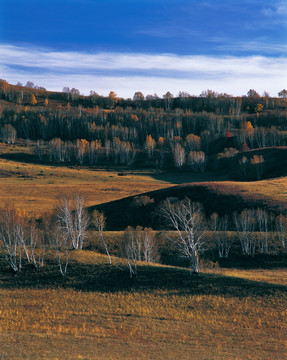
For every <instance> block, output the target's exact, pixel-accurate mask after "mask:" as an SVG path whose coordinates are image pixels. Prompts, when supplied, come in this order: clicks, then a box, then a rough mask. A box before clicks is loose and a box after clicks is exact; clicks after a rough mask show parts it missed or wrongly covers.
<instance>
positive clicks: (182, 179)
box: [0, 145, 287, 360]
mask: <svg viewBox="0 0 287 360" xmlns="http://www.w3.org/2000/svg"><path fill="white" fill-rule="evenodd" d="M0 152H1V153H2V154H4V153H7V152H11V153H17V152H19V153H20V152H23V149H21V148H20V147H15V146H8V147H7V146H3V145H1V146H0ZM119 174H120V175H119ZM122 174H124V176H122ZM204 180H205V181H206V180H207V177H206V176H201V175H199V176H198V175H196V176H195V175H194V174H189V173H184V172H182V173H181V172H176V173H161V172H158V171H156V170H152V171H149V170H141V171H137V170H123V169H120V168H119V169H118V170H115V169H114V170H108V169H88V168H77V167H73V168H72V167H67V166H50V165H43V164H33V163H28V162H24V161H23V162H21V161H16V160H12V159H7V158H6V159H5V158H1V157H0V199H1V202H0V207H1V208H2V209H3V208H5V207H6V206H8V204H9V206H15V207H16V208H21V209H26V211H27V213H28V215H29V216H31V217H40V216H42V215H43V214H45V213H46V212H51V211H52V210H53V208H54V207H55V206H56V204H57V201H58V199H59V198H60V197H61V196H63V195H65V196H69V195H71V194H73V193H74V192H80V193H82V194H83V195H85V197H86V204H87V206H92V205H95V204H102V203H106V202H109V201H112V200H118V199H122V198H124V197H127V196H131V195H136V194H140V193H143V192H147V191H152V190H158V189H162V188H166V187H171V186H173V185H177V184H181V183H187V182H188V183H190V182H192V181H194V182H197V185H196V186H201V189H202V187H205V188H206V189H208V190H209V191H211V190H212V191H214V192H217V193H222V194H225V195H227V196H229V195H230V196H231V195H237V196H238V197H239V198H240V199H244V201H245V200H246V201H248V199H250V200H252V201H253V200H254V201H259V202H261V201H263V202H264V203H266V204H269V205H268V206H269V207H270V208H271V209H272V207H273V206H274V207H277V208H278V209H281V207H282V208H283V209H284V208H285V209H286V202H287V198H286V197H287V180H286V178H278V179H274V180H273V179H271V180H264V181H259V182H254V183H246V182H241V183H239V182H216V181H213V182H201V181H204ZM199 182H201V183H200V184H199ZM203 194H204V192H203ZM107 235H108V234H107ZM118 235H119V234H117V233H115V232H114V233H109V237H110V240H109V238H108V240H109V241H110V243H112V242H115V241H116V239H117V236H118ZM94 250H95V248H94ZM286 294H287V270H286V268H276V269H272V270H270V269H262V268H260V269H236V268H228V269H227V268H220V267H219V268H216V269H213V270H210V269H209V270H208V269H207V270H204V271H203V272H202V273H200V274H199V275H198V276H195V275H191V274H190V271H189V270H188V269H184V268H176V267H171V266H170V267H168V266H162V265H147V264H145V263H140V264H139V273H138V277H137V278H136V279H133V280H130V278H129V271H128V267H127V264H126V263H125V261H124V260H123V259H120V258H116V257H113V264H112V265H109V264H108V260H107V257H106V256H104V255H99V254H97V253H96V252H95V251H90V250H87V249H85V250H82V251H72V252H71V255H70V263H69V267H68V273H67V276H65V277H63V276H61V275H60V273H59V270H58V267H57V265H56V262H55V259H54V255H53V253H49V254H47V261H46V265H45V266H44V267H43V268H40V269H39V270H35V269H32V268H31V266H30V265H27V266H24V268H23V270H22V271H21V272H19V273H15V274H14V273H12V272H11V271H10V270H9V269H8V266H7V265H6V263H5V262H4V259H3V257H1V253H0V359H3V360H4V359H5V360H22V359H35V360H45V359H47V360H48V359H49V360H56V359H62V360H74V359H86V360H101V359H112V360H119V359H139V360H141V359H142V360H148V359H167V360H169V359H170V360H171V359H172V360H174V359H183V360H185V359H188V360H190V359H195V360H221V359H223V360H231V359H234V360H235V359H236V360H246V359H254V360H257V359H258V360H271V359H272V360H273V359H276V360H281V359H282V360H283V359H286V357H287V336H286V334H287V324H286V318H287V312H286V309H287V296H286Z"/></svg>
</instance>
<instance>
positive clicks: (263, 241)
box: [255, 208, 269, 254]
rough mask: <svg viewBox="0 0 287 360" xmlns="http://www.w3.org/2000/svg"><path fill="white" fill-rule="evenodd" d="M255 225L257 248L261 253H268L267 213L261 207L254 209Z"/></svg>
mask: <svg viewBox="0 0 287 360" xmlns="http://www.w3.org/2000/svg"><path fill="white" fill-rule="evenodd" d="M255 215H256V220H257V226H258V230H259V250H260V251H261V252H262V253H263V254H268V252H269V246H268V229H269V214H268V213H267V211H265V210H263V209H260V208H259V209H256V211H255Z"/></svg>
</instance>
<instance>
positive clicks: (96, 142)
mask: <svg viewBox="0 0 287 360" xmlns="http://www.w3.org/2000/svg"><path fill="white" fill-rule="evenodd" d="M286 97H287V91H286V90H282V91H281V92H280V93H279V94H278V97H276V98H274V97H270V96H269V95H268V94H267V93H264V94H263V95H262V96H261V95H259V94H258V93H257V92H256V91H255V90H249V91H248V93H247V95H245V96H242V97H233V96H231V95H228V94H217V93H215V92H213V91H211V90H207V91H204V92H202V94H201V95H200V96H191V95H189V94H187V93H184V92H181V93H179V94H178V96H177V97H174V96H173V95H172V94H171V93H169V92H167V93H166V94H165V95H163V96H162V98H160V97H159V96H157V95H147V96H144V95H143V94H142V93H141V92H136V93H135V94H134V97H133V99H121V98H118V97H117V95H116V94H115V93H114V92H113V91H111V92H110V94H109V96H107V97H104V96H99V95H98V94H97V93H95V92H93V91H91V93H90V95H89V96H82V95H80V92H79V90H77V89H71V90H70V89H69V88H64V89H63V92H61V93H56V92H48V91H45V90H44V89H43V88H39V87H37V86H34V84H33V83H27V84H26V86H25V87H23V86H19V85H18V86H13V85H9V84H8V83H7V82H6V81H4V80H2V81H1V82H0V99H1V100H2V102H1V107H0V111H1V114H0V129H1V138H2V141H3V142H7V143H13V142H14V141H15V140H16V139H19V138H20V139H25V140H28V141H32V142H33V143H34V144H35V146H34V153H35V156H36V157H37V158H38V160H40V161H48V162H59V163H70V164H77V165H86V166H95V165H99V164H101V165H103V164H106V165H108V164H113V165H114V164H117V165H124V166H128V167H131V166H134V167H144V166H147V167H157V168H165V167H176V168H178V169H190V170H191V171H196V172H204V171H206V169H207V170H208V168H209V167H210V166H212V163H214V160H218V159H223V161H224V159H226V158H232V157H234V156H237V162H238V165H239V167H240V169H241V170H240V174H241V177H242V178H248V177H249V176H250V174H251V172H250V171H249V168H251V167H253V168H254V169H255V168H256V169H255V170H254V171H252V176H253V177H254V176H255V174H256V177H257V178H258V179H259V178H261V177H262V176H263V171H262V169H261V168H262V164H263V163H264V157H263V156H262V155H261V156H259V155H257V154H255V155H254V154H253V153H252V152H250V155H249V156H246V151H247V150H249V149H250V150H252V149H262V148H266V147H278V146H286V145H287V102H286ZM241 152H245V153H244V155H243V156H241V157H240V156H239V155H240V153H241ZM223 164H224V162H223Z"/></svg>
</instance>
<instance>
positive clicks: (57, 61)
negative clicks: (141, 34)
mask: <svg viewBox="0 0 287 360" xmlns="http://www.w3.org/2000/svg"><path fill="white" fill-rule="evenodd" d="M286 68H287V58H285V57H284V58H274V57H263V56H251V57H214V56H178V55H174V54H160V55H158V54H157V55H156V54H154V55H151V54H128V53H96V54H89V53H77V52H60V51H57V52H55V51H48V50H46V49H44V50H43V49H35V48H25V47H20V46H12V45H0V78H3V79H5V80H7V81H9V82H11V83H16V82H18V81H20V82H22V83H24V84H25V83H26V82H27V81H28V80H29V81H33V82H34V83H35V84H37V85H39V86H44V87H46V88H47V89H49V90H60V91H61V90H62V88H63V87H64V86H69V87H76V88H78V89H80V91H81V92H84V93H85V94H88V93H89V91H90V90H95V91H97V92H98V93H100V94H103V95H107V94H108V93H109V91H110V90H114V91H116V92H117V93H118V95H119V96H122V97H132V96H133V94H134V92H135V91H142V92H143V93H144V94H153V93H155V92H156V93H158V95H162V94H164V93H166V92H167V91H168V90H169V91H171V92H172V93H173V94H174V95H176V94H177V93H178V92H179V91H187V92H189V93H191V94H199V93H200V92H201V91H202V90H205V89H207V88H209V89H213V90H215V91H218V92H227V93H231V94H233V95H242V94H246V92H247V91H248V90H249V89H250V88H254V89H256V90H257V91H259V92H263V91H264V90H266V91H268V92H269V93H270V94H273V95H276V94H277V93H278V91H280V90H282V89H283V88H284V87H286V80H287V76H286V74H285V72H284V69H286Z"/></svg>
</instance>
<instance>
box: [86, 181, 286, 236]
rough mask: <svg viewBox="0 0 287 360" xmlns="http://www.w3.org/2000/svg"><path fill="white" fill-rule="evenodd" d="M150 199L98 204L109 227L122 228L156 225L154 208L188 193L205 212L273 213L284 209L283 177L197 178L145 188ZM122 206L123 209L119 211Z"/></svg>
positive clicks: (132, 199) (157, 224)
mask: <svg viewBox="0 0 287 360" xmlns="http://www.w3.org/2000/svg"><path fill="white" fill-rule="evenodd" d="M141 196H148V197H149V198H150V199H151V202H150V203H149V204H147V205H142V206H140V205H139V204H138V203H137V200H136V199H135V197H134V196H131V197H128V198H125V199H122V200H118V201H114V202H109V203H106V204H101V205H98V206H96V207H92V208H91V210H93V209H94V208H98V209H100V210H101V211H103V212H104V213H105V215H106V216H107V219H108V221H107V225H108V228H109V229H111V230H112V229H113V230H122V229H124V228H125V227H127V226H128V225H133V226H135V225H142V226H151V227H153V228H158V227H159V226H160V224H159V223H158V221H157V217H156V216H155V215H154V211H155V210H156V208H157V206H158V205H159V204H160V203H161V202H162V201H163V200H165V199H166V198H169V197H175V198H178V199H183V198H184V197H190V198H191V199H192V200H193V201H198V202H200V203H202V204H203V206H204V208H205V210H206V212H207V214H208V215H210V214H212V213H213V212H217V213H219V214H221V215H222V214H229V215H231V214H232V213H233V211H241V210H243V209H244V208H246V207H248V208H257V207H263V208H265V209H268V210H270V211H274V212H275V213H277V214H278V213H285V214H286V211H287V207H286V204H287V178H279V179H272V180H262V181H257V182H235V181H224V182H212V181H209V182H201V183H189V184H182V185H178V186H174V187H168V188H165V189H161V190H157V191H153V192H148V193H145V194H142V195H141ZM122 209H124V211H122Z"/></svg>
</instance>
